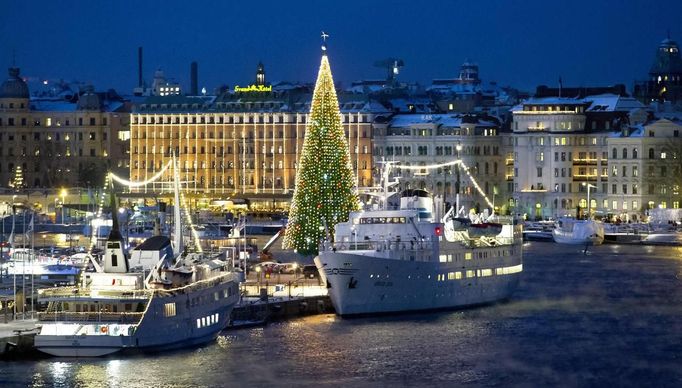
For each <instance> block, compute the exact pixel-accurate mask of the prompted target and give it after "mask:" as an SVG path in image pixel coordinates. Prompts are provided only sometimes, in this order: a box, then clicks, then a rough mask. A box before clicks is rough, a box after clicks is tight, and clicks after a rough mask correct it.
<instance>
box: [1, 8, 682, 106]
mask: <svg viewBox="0 0 682 388" xmlns="http://www.w3.org/2000/svg"><path fill="white" fill-rule="evenodd" d="M681 16H682V1H679V0H677V1H674V0H671V1H668V0H665V1H651V0H650V1H645V0H628V1H621V0H604V1H598V0H593V1H582V0H581V1H547V0H544V1H543V0H525V1H486V0H476V1H471V0H469V1H429V0H418V1H416V0H412V1H403V0H391V1H371V0H345V1H313V0H309V1H293V0H292V1H284V0H279V1H273V0H260V1H258V0H256V1H228V0H224V1H202V0H194V1H186V0H184V1H178V0H166V1H153V2H152V1H143V0H117V1H104V0H85V1H83V0H67V1H55V0H43V1H39V0H34V1H31V0H23V1H22V0H5V1H3V10H2V11H1V12H0V67H2V68H6V67H9V66H10V65H11V64H12V60H13V59H12V58H13V54H12V53H13V52H15V57H16V64H17V66H19V67H21V69H22V74H23V75H24V76H26V77H31V78H32V79H51V80H54V79H60V78H61V79H65V80H79V81H85V82H92V83H94V85H95V87H96V88H97V89H98V90H102V89H107V88H112V87H113V88H115V89H117V90H118V91H119V93H124V94H128V93H130V92H131V90H132V88H133V87H134V86H135V85H136V83H137V47H138V46H143V47H144V76H145V79H146V80H147V81H148V82H149V81H151V78H152V75H153V72H154V70H155V69H156V68H159V67H161V68H163V70H164V71H165V73H166V75H167V76H168V77H169V78H173V79H175V80H177V81H179V82H180V83H181V84H182V85H183V86H184V87H185V88H188V87H189V68H190V62H191V61H193V60H196V61H197V62H198V63H199V85H200V87H201V86H205V87H207V89H208V90H213V88H215V87H216V86H218V85H220V84H227V85H230V86H234V85H235V84H241V85H244V84H246V83H248V82H252V80H253V78H254V73H255V68H256V64H257V63H258V61H259V60H262V61H263V63H264V64H265V67H266V71H267V78H268V80H269V81H279V80H290V81H303V82H313V81H314V79H315V76H316V74H317V67H318V65H319V53H320V51H319V47H320V38H319V34H320V31H321V30H325V31H327V32H328V33H329V34H330V35H331V40H330V44H329V46H330V60H331V63H332V71H333V72H334V77H335V80H337V81H341V82H343V83H344V84H345V85H348V84H349V83H350V82H351V81H353V80H358V79H363V78H381V77H383V76H384V71H383V70H382V69H379V68H376V67H374V66H373V64H374V62H375V61H377V60H379V59H383V58H387V57H398V58H402V59H404V61H405V68H404V69H403V72H402V73H401V75H400V79H402V80H406V81H417V82H420V83H423V84H424V83H430V81H431V79H433V78H451V77H455V76H456V75H457V71H458V68H459V65H460V64H461V63H462V62H463V61H464V60H465V59H467V58H469V59H470V60H471V61H473V62H476V63H478V64H479V66H480V74H481V78H483V79H484V80H486V81H491V80H495V81H497V82H498V83H499V84H502V85H511V86H515V87H518V88H522V89H525V90H533V89H534V87H535V86H536V85H539V84H547V85H556V84H557V83H558V79H559V76H561V77H562V79H563V81H564V85H565V86H578V85H609V84H614V83H625V84H626V85H627V87H628V89H630V88H631V85H632V84H633V81H634V80H635V79H642V78H644V77H645V76H646V73H647V71H648V69H649V66H650V65H651V62H652V59H653V55H654V53H655V50H656V47H657V46H658V44H659V42H660V41H661V40H662V39H664V38H665V37H666V35H667V32H668V31H670V36H671V38H673V39H675V40H678V41H682V23H680V17H681ZM2 71H3V72H4V70H2Z"/></svg>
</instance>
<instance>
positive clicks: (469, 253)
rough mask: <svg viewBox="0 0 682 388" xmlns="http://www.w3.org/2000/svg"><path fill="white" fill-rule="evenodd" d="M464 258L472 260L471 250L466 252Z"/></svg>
mask: <svg viewBox="0 0 682 388" xmlns="http://www.w3.org/2000/svg"><path fill="white" fill-rule="evenodd" d="M464 260H471V252H464Z"/></svg>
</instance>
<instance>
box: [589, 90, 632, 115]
mask: <svg viewBox="0 0 682 388" xmlns="http://www.w3.org/2000/svg"><path fill="white" fill-rule="evenodd" d="M583 101H585V102H588V103H591V104H590V107H589V108H587V111H588V112H615V111H621V112H622V111H626V112H630V111H631V110H633V109H637V108H643V107H644V105H643V104H642V103H641V102H639V101H637V100H636V99H634V98H632V97H621V96H619V95H617V94H600V95H597V96H587V97H585V98H584V99H583Z"/></svg>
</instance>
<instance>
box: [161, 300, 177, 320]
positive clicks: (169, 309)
mask: <svg viewBox="0 0 682 388" xmlns="http://www.w3.org/2000/svg"><path fill="white" fill-rule="evenodd" d="M163 315H164V316H165V317H174V316H175V303H166V304H165V305H164V306H163Z"/></svg>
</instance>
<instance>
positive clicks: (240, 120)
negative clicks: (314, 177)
mask: <svg viewBox="0 0 682 388" xmlns="http://www.w3.org/2000/svg"><path fill="white" fill-rule="evenodd" d="M259 72H260V70H259ZM261 79H263V80H264V77H262V78H261ZM235 89H237V88H235ZM238 90H239V91H238V92H234V91H227V92H224V93H223V94H221V95H219V96H173V95H171V96H153V97H150V98H148V99H147V100H145V101H144V102H143V103H141V104H139V105H138V106H137V108H136V109H135V111H134V112H133V113H132V115H131V139H130V149H131V154H130V177H131V179H132V180H134V181H140V180H146V179H149V178H150V177H152V176H154V175H155V174H156V173H158V172H159V171H160V170H161V169H163V168H164V166H165V165H167V164H168V163H169V162H170V161H171V160H172V157H173V155H175V156H176V158H177V163H178V166H179V167H180V178H181V180H182V181H183V182H185V185H186V186H185V187H187V188H188V191H189V192H190V193H191V195H193V196H197V197H203V196H205V197H207V198H214V199H216V198H223V199H225V198H228V197H229V198H231V199H234V200H248V201H249V202H251V204H252V205H253V207H254V208H259V207H261V208H268V209H269V208H273V207H275V208H285V207H287V206H288V201H289V200H290V198H291V195H292V194H293V190H294V186H295V179H296V168H297V162H298V158H299V156H300V153H301V150H302V147H303V139H304V136H305V130H306V127H307V125H308V120H309V112H310V101H311V98H312V90H311V88H310V86H305V85H291V84H279V85H276V86H274V87H273V86H270V85H264V84H263V83H258V84H255V85H250V86H249V87H240V88H238ZM339 103H340V109H341V113H342V115H341V116H342V122H343V127H344V129H345V131H346V136H347V138H346V140H347V141H348V144H349V146H350V153H351V161H352V165H353V169H354V173H355V175H356V178H357V185H358V186H367V185H371V184H372V121H373V120H374V114H375V113H376V112H377V111H381V110H385V109H384V108H383V107H381V106H380V105H378V104H377V103H375V102H373V101H371V100H368V99H367V98H366V97H364V96H362V95H349V96H345V95H339ZM163 175H164V176H163V177H162V178H161V181H166V182H167V181H169V180H170V179H171V170H168V171H166V172H165V173H164V174H163ZM164 187H166V186H165V185H164V184H162V183H156V184H152V185H150V186H147V187H144V188H140V189H137V191H138V192H161V191H163V190H164Z"/></svg>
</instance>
